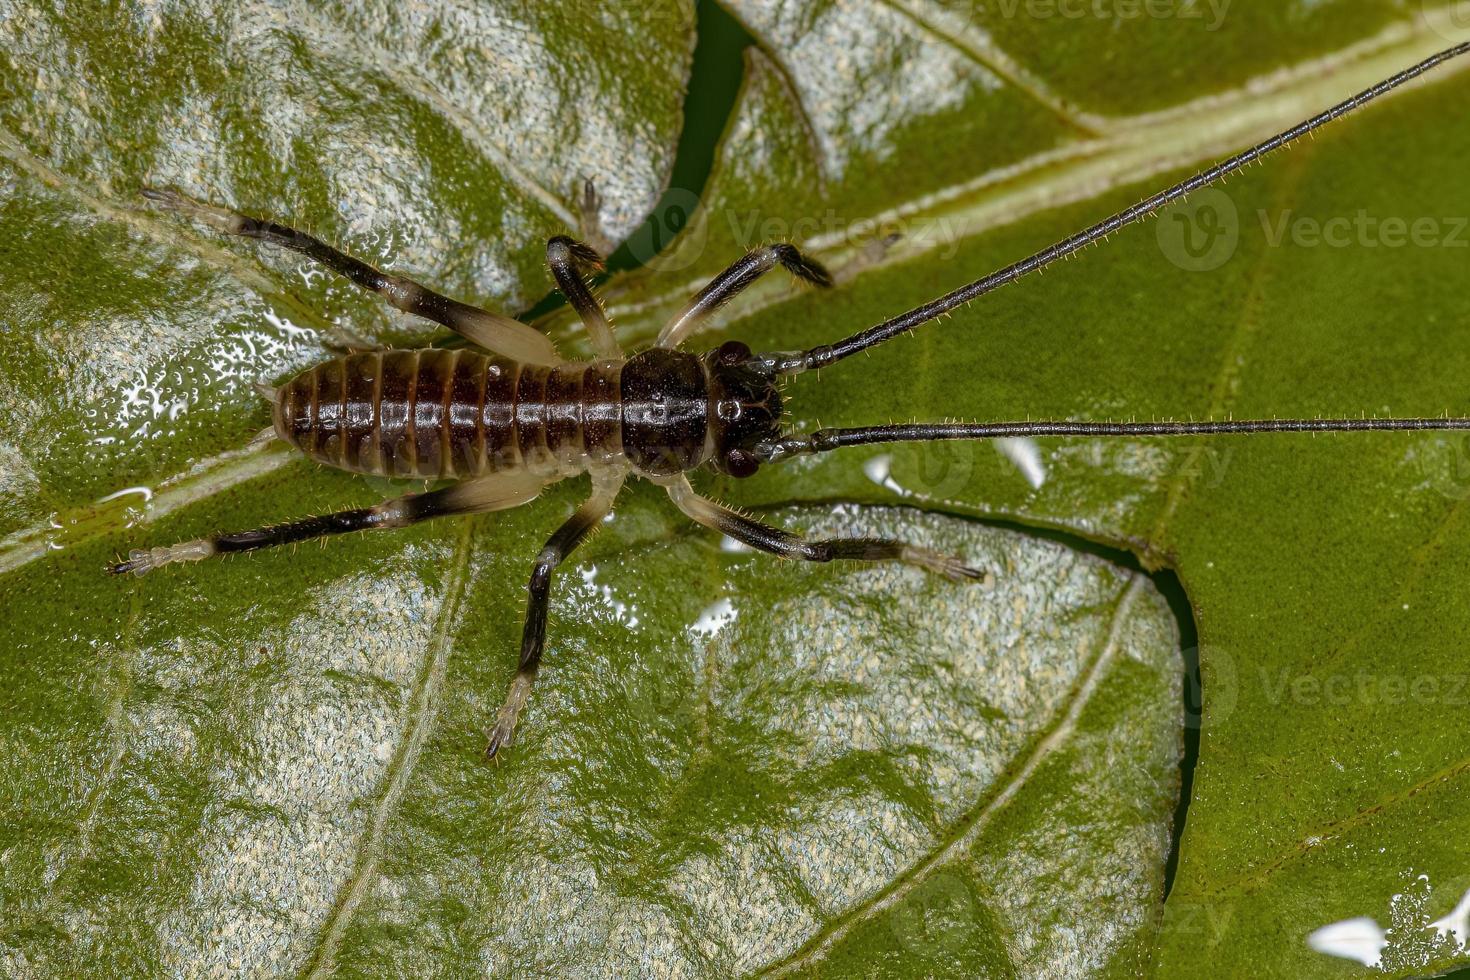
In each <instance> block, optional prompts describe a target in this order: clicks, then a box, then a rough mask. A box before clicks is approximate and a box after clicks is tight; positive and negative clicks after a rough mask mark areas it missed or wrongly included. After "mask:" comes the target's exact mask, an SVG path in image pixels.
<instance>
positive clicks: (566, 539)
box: [485, 472, 626, 759]
mask: <svg viewBox="0 0 1470 980" xmlns="http://www.w3.org/2000/svg"><path fill="white" fill-rule="evenodd" d="M625 478H626V474H624V473H621V472H617V473H606V474H593V477H592V496H590V497H588V498H587V502H586V503H584V504H583V505H582V506H581V507H580V508H578V510H577V512H576V513H575V514H573V515H572V516H571V517H569V518H567V520H566V523H564V524H562V526H561V527H559V528H557V529H556V533H554V534H553V535H552V536H551V538H550V539H549V540H548V541H547V542H546V547H544V548H542V549H541V554H540V555H538V556H537V557H536V564H535V565H534V566H533V567H532V569H531V583H530V599H529V601H528V602H527V604H526V625H525V628H524V630H522V632H521V658H520V663H519V664H518V665H517V667H516V676H515V679H514V680H512V681H511V682H510V693H509V694H507V695H506V697H505V704H504V706H502V707H501V709H500V712H499V714H497V715H496V716H495V727H494V728H493V729H491V731H490V744H489V745H487V746H486V747H485V755H486V757H487V758H491V759H493V758H495V754H496V753H497V752H499V751H500V750H501V749H503V748H505V747H506V746H508V745H510V744H511V742H512V741H513V740H514V738H515V730H516V721H517V720H518V719H519V718H520V714H521V711H522V709H524V708H525V707H526V702H527V701H528V700H530V697H531V688H532V687H533V686H534V685H535V683H536V673H537V671H539V670H540V669H541V653H542V651H543V650H544V649H545V647H546V612H547V607H548V606H549V605H550V599H551V573H552V572H554V571H555V570H556V566H558V565H560V564H561V562H562V559H564V558H566V556H567V555H569V554H571V552H572V549H573V548H575V547H577V545H579V544H581V543H582V541H583V540H584V539H585V538H586V537H587V534H588V532H590V531H591V530H592V529H593V528H594V527H596V526H597V525H598V523H599V522H601V521H602V519H603V518H604V517H606V516H607V515H608V514H609V513H610V512H611V511H612V505H613V500H614V499H616V497H617V495H618V491H619V490H621V489H622V487H623V480H624V479H625Z"/></svg>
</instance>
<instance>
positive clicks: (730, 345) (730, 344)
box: [715, 340, 750, 366]
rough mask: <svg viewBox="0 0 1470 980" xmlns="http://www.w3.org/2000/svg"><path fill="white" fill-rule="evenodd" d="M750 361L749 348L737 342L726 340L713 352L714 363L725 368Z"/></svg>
mask: <svg viewBox="0 0 1470 980" xmlns="http://www.w3.org/2000/svg"><path fill="white" fill-rule="evenodd" d="M748 360H750V348H749V347H747V346H745V345H744V344H742V343H741V342H740V341H738V340H727V341H725V342H724V343H723V344H721V345H720V347H719V350H717V351H715V361H716V362H718V363H720V364H724V365H727V366H730V365H735V364H743V363H744V362H746V361H748Z"/></svg>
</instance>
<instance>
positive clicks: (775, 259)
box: [658, 244, 832, 347]
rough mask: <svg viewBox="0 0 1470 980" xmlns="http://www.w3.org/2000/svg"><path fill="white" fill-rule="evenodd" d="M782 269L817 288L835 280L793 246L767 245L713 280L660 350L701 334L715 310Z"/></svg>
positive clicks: (669, 329)
mask: <svg viewBox="0 0 1470 980" xmlns="http://www.w3.org/2000/svg"><path fill="white" fill-rule="evenodd" d="M778 265H779V266H781V267H783V268H784V269H786V271H787V272H790V273H791V274H792V275H794V276H796V277H797V278H798V279H801V280H802V281H804V282H809V283H811V284H812V285H814V286H824V287H825V286H831V285H832V277H831V275H829V274H828V272H827V270H826V269H825V268H823V267H822V264H821V263H820V262H818V261H817V260H815V259H813V258H810V257H809V256H806V255H803V254H802V253H801V252H800V251H798V250H797V248H796V247H795V246H794V245H786V244H781V245H765V246H762V247H761V248H757V249H754V250H753V251H750V252H747V253H746V254H745V255H743V256H741V257H740V258H739V259H737V260H736V261H735V263H734V264H733V265H731V266H730V267H729V268H728V269H726V270H725V271H724V272H721V273H720V274H719V275H717V276H715V277H714V278H713V279H711V280H710V282H709V285H707V286H705V287H704V288H703V289H701V290H700V291H699V292H698V293H696V294H695V296H694V298H693V299H692V300H690V301H689V305H688V306H686V307H685V308H684V311H683V312H682V313H680V314H679V315H678V316H677V317H675V318H674V320H673V322H671V323H670V324H669V325H668V326H667V327H664V329H663V333H662V334H660V335H659V339H658V345H659V346H660V347H678V346H679V345H680V344H681V343H683V342H684V341H685V340H686V339H687V338H688V337H689V335H690V334H692V333H694V332H695V331H696V330H698V329H699V328H700V327H701V326H702V325H703V324H704V323H705V322H706V321H707V320H709V318H710V317H711V316H712V315H713V314H714V312H715V311H716V310H718V309H719V308H720V307H722V306H724V305H725V304H726V303H728V302H730V300H732V299H734V298H735V297H736V296H737V295H739V294H740V292H741V291H742V290H744V289H745V288H746V287H748V286H749V285H750V284H751V283H753V282H755V281H756V280H757V279H759V278H760V277H761V276H763V275H765V274H766V273H767V272H770V271H771V270H772V269H774V268H775V267H776V266H778Z"/></svg>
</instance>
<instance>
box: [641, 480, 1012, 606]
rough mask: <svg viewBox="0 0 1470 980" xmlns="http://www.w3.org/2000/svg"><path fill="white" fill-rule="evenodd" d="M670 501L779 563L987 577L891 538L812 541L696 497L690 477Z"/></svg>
mask: <svg viewBox="0 0 1470 980" xmlns="http://www.w3.org/2000/svg"><path fill="white" fill-rule="evenodd" d="M667 489H668V492H669V499H670V500H672V501H673V502H674V506H676V507H678V508H679V509H680V510H682V511H683V512H684V513H685V514H687V515H688V516H689V517H690V518H692V519H693V520H694V521H696V522H698V523H700V524H703V525H704V526H705V527H708V528H711V529H713V530H716V531H719V532H720V533H721V534H724V535H727V536H728V537H731V538H734V539H735V540H736V541H739V542H741V543H742V544H746V545H749V546H750V547H752V548H755V549H757V550H759V551H766V552H769V553H771V554H773V555H776V556H778V557H780V558H795V559H800V560H802V561H818V562H829V561H834V560H836V559H839V558H845V559H850V560H854V561H901V562H904V563H905V564H909V565H917V566H918V567H920V568H924V569H927V570H929V571H931V572H937V573H939V574H940V575H943V576H944V577H945V578H948V579H951V580H953V581H956V582H962V581H964V580H966V579H981V578H984V577H985V573H984V572H983V571H981V570H980V569H978V568H974V567H972V566H970V565H967V564H965V561H964V559H963V558H958V557H955V556H953V555H942V554H940V553H939V552H937V551H931V550H930V549H928V548H921V547H919V546H918V545H912V544H907V543H906V542H903V541H897V540H894V539H891V538H823V539H820V540H817V541H811V540H808V539H806V538H804V537H802V536H801V535H799V534H792V533H791V532H790V531H783V530H782V529H781V528H778V527H772V526H770V525H769V524H762V523H761V522H760V521H757V520H753V519H751V518H749V517H746V516H745V515H743V514H739V513H737V512H735V511H733V510H731V509H730V508H728V507H725V506H722V505H721V504H718V503H716V502H715V501H713V500H710V499H709V498H708V497H701V496H700V495H699V494H697V493H695V492H694V488H693V487H691V486H690V485H689V480H688V478H686V477H682V476H681V477H678V478H677V479H676V480H675V481H674V482H672V483H670V484H668V487H667Z"/></svg>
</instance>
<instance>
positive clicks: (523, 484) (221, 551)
mask: <svg viewBox="0 0 1470 980" xmlns="http://www.w3.org/2000/svg"><path fill="white" fill-rule="evenodd" d="M544 485H545V481H544V480H543V479H541V478H540V477H537V476H533V475H531V474H529V473H506V474H494V475H491V476H486V477H480V478H478V479H473V480H465V481H463V482H461V483H456V484H454V485H453V486H449V487H445V488H444V489H442V490H435V491H433V492H432V493H425V494H410V495H408V496H406V497H397V498H395V499H392V500H385V501H383V502H382V503H380V504H378V505H377V506H375V507H359V508H356V509H355V510H342V511H338V512H337V513H335V514H324V515H321V516H319V517H305V518H302V519H301V520H298V521H290V522H288V523H285V524H272V525H270V526H268V527H261V528H256V529H254V530H251V531H237V532H233V533H230V534H216V535H213V536H211V537H207V538H197V539H195V540H193V541H184V542H182V543H180V544H174V545H168V546H166V547H161V548H147V549H143V548H135V549H134V550H132V551H130V552H128V557H127V560H126V561H121V562H118V563H117V564H116V565H112V566H110V567H109V568H108V571H110V572H112V573H113V574H114V575H122V574H124V573H126V572H132V573H133V574H134V575H144V574H146V573H148V572H151V571H152V570H153V569H155V568H158V567H160V566H163V565H169V564H172V563H174V562H178V561H199V560H201V559H203V558H208V557H210V556H211V555H228V554H235V553H237V552H241V551H256V550H258V549H260V548H273V547H275V546H276V545H282V544H293V543H295V542H297V541H308V540H310V539H312V538H321V537H326V536H328V535H332V534H346V533H348V532H351V531H370V530H376V529H379V528H390V527H408V526H409V525H410V524H417V523H418V522H419V521H426V520H429V519H430V518H433V517H447V516H450V515H454V514H477V513H481V512H484V511H491V510H507V509H509V508H511V507H519V506H520V505H521V504H524V503H527V502H529V501H531V500H532V499H534V498H535V497H536V495H537V494H538V493H540V492H541V488H542V487H543V486H544Z"/></svg>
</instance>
